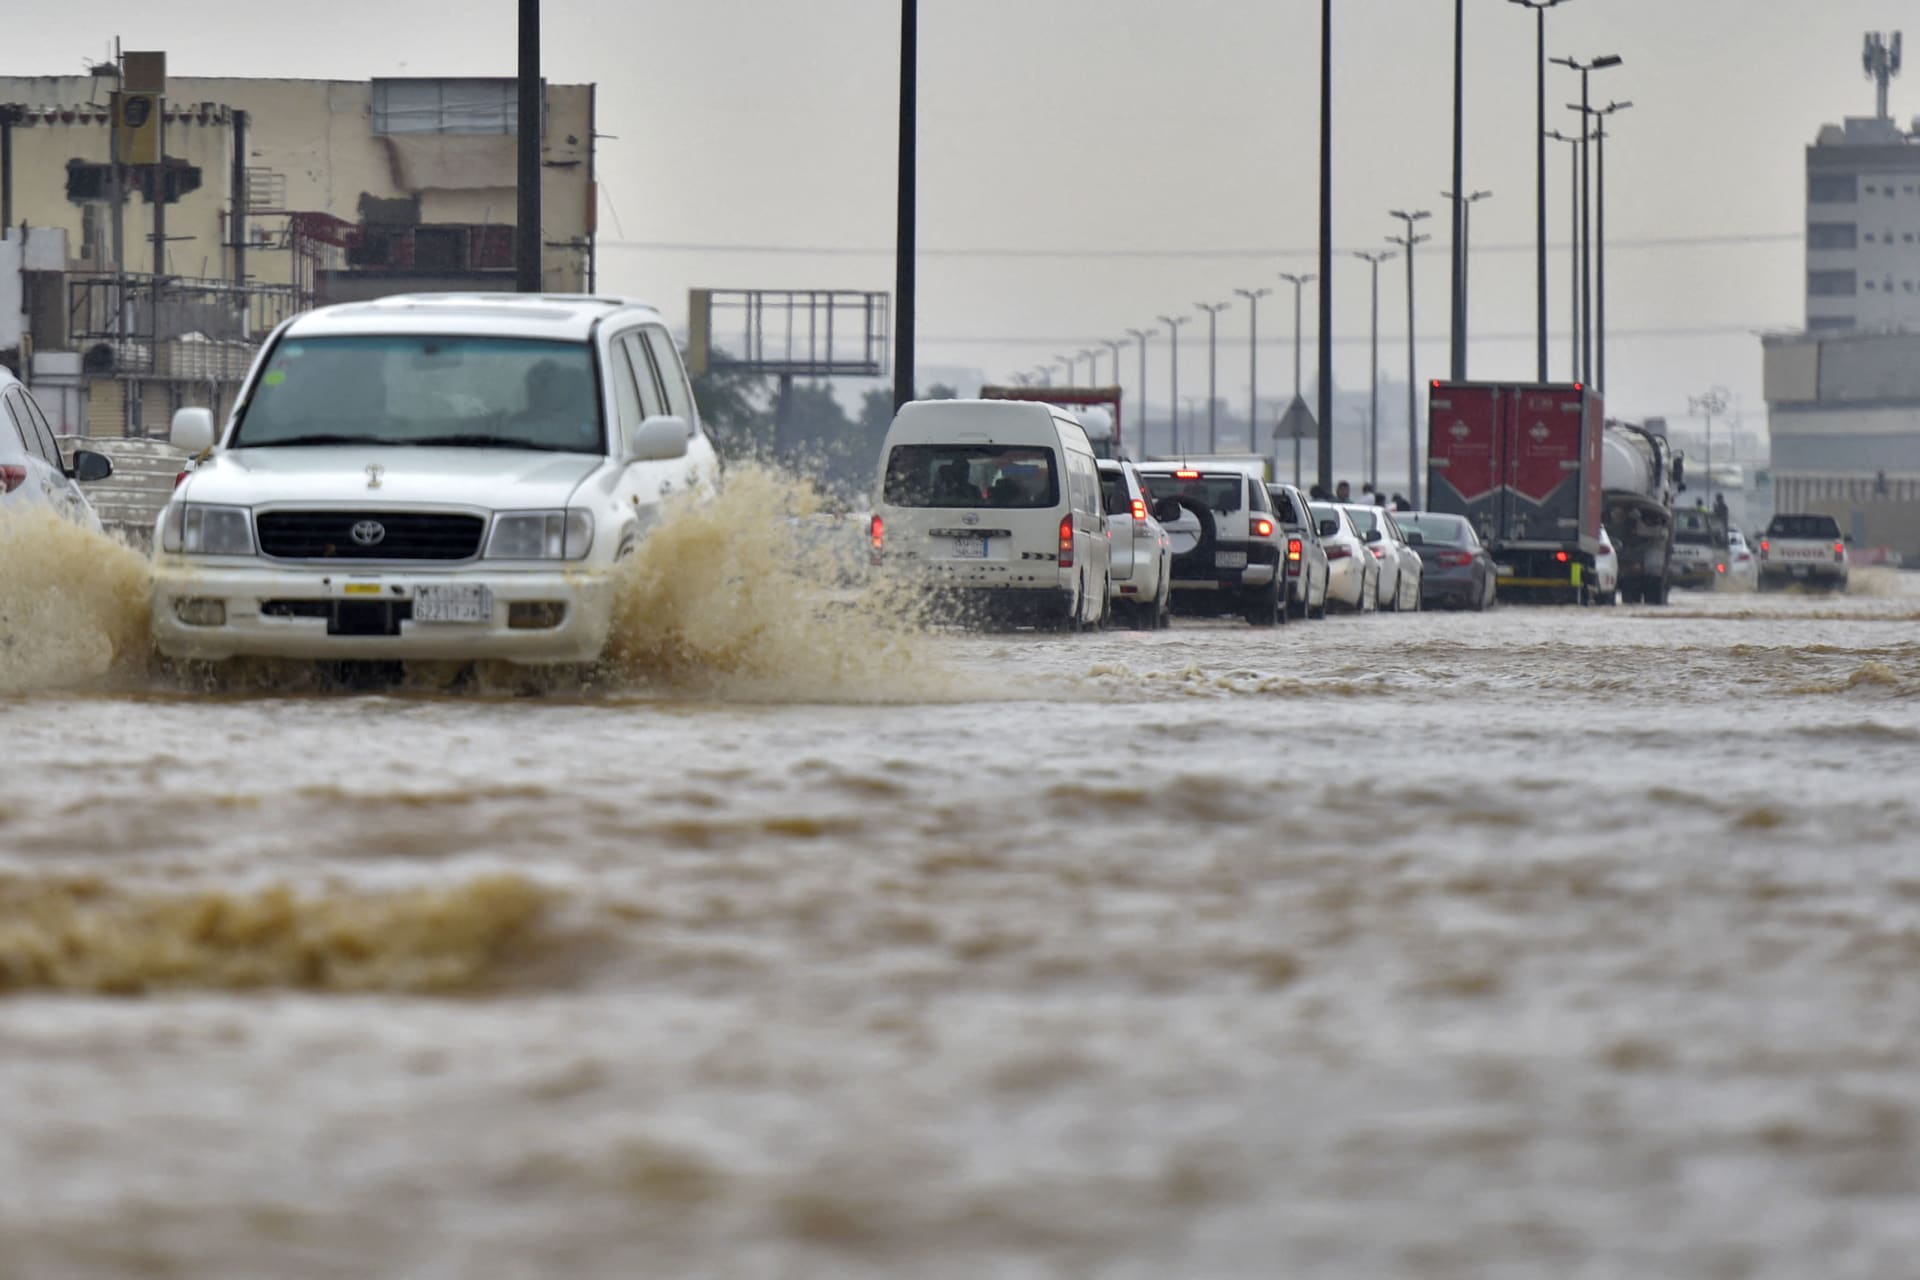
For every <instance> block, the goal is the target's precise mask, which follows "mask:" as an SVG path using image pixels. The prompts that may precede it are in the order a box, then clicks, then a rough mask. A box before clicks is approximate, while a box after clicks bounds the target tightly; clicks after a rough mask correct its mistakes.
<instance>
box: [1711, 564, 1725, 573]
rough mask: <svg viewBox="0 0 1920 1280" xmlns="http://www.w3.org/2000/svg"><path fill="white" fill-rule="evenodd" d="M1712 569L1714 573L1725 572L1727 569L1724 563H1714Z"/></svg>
mask: <svg viewBox="0 0 1920 1280" xmlns="http://www.w3.org/2000/svg"><path fill="white" fill-rule="evenodd" d="M1713 571H1714V572H1715V573H1725V572H1726V571H1727V566H1725V565H1723V564H1717V565H1715V566H1713Z"/></svg>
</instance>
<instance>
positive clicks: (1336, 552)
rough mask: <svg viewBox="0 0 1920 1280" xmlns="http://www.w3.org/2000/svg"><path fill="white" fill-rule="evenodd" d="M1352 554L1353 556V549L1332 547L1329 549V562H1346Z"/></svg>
mask: <svg viewBox="0 0 1920 1280" xmlns="http://www.w3.org/2000/svg"><path fill="white" fill-rule="evenodd" d="M1352 554H1353V548H1352V547H1342V546H1338V545H1336V546H1331V547H1328V548H1327V559H1328V560H1329V561H1332V560H1345V559H1346V558H1347V557H1348V556H1350V555H1352Z"/></svg>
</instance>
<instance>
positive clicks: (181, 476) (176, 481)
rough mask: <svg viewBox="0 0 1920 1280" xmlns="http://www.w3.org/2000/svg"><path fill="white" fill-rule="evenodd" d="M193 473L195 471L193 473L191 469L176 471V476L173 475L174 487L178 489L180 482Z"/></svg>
mask: <svg viewBox="0 0 1920 1280" xmlns="http://www.w3.org/2000/svg"><path fill="white" fill-rule="evenodd" d="M192 474H193V473H192V472H191V471H181V472H176V473H175V475H174V477H173V487H174V488H176V489H178V488H179V487H180V482H181V481H182V480H185V479H186V478H187V477H188V476H190V475H192Z"/></svg>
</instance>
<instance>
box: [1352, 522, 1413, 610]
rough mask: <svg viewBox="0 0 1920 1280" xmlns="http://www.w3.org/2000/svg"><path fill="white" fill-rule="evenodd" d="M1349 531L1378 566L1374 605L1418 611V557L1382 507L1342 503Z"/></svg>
mask: <svg viewBox="0 0 1920 1280" xmlns="http://www.w3.org/2000/svg"><path fill="white" fill-rule="evenodd" d="M1343 505H1344V506H1345V507H1346V511H1347V515H1348V516H1349V517H1350V518H1351V519H1352V520H1353V527H1354V528H1356V529H1358V530H1359V531H1360V536H1361V537H1362V538H1363V539H1365V540H1366V543H1367V550H1368V552H1370V553H1371V554H1372V556H1373V558H1374V559H1375V560H1376V561H1377V562H1379V565H1380V581H1379V587H1378V591H1379V595H1378V597H1377V598H1376V600H1375V604H1376V605H1377V606H1378V607H1380V608H1382V609H1389V610H1392V611H1393V612H1394V613H1398V612H1400V611H1401V610H1402V609H1408V610H1415V609H1418V608H1419V607H1420V573H1421V568H1422V565H1421V560H1420V553H1419V552H1418V551H1415V550H1414V549H1413V548H1412V547H1411V546H1409V545H1407V535H1406V534H1405V533H1402V532H1401V530H1400V526H1399V525H1397V524H1395V523H1394V519H1393V513H1392V512H1391V511H1388V510H1387V509H1386V508H1385V507H1370V506H1367V505H1365V504H1364V503H1346V504H1343Z"/></svg>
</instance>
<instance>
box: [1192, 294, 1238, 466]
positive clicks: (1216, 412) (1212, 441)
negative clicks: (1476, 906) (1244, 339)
mask: <svg viewBox="0 0 1920 1280" xmlns="http://www.w3.org/2000/svg"><path fill="white" fill-rule="evenodd" d="M1193 305H1194V306H1196V307H1199V308H1200V309H1201V310H1202V311H1204V312H1206V313H1207V452H1208V453H1218V452H1220V434H1219V428H1220V397H1219V396H1218V395H1217V394H1216V393H1215V387H1216V386H1217V383H1216V381H1215V377H1214V375H1215V374H1216V373H1217V372H1218V368H1219V366H1218V364H1217V363H1216V362H1215V359H1214V356H1215V355H1216V353H1217V347H1216V345H1215V342H1216V340H1217V339H1218V337H1219V321H1220V313H1221V312H1222V311H1225V310H1226V309H1227V308H1228V307H1230V306H1232V305H1233V304H1232V303H1230V302H1196V303H1194V304H1193Z"/></svg>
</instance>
